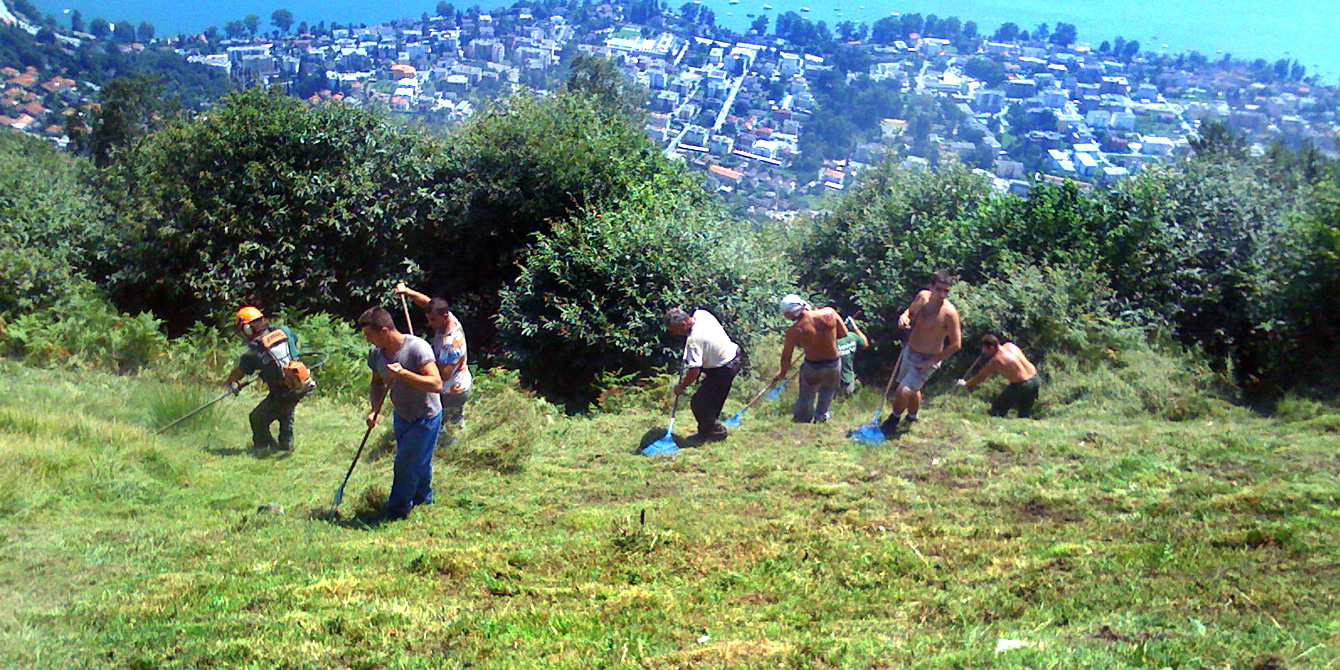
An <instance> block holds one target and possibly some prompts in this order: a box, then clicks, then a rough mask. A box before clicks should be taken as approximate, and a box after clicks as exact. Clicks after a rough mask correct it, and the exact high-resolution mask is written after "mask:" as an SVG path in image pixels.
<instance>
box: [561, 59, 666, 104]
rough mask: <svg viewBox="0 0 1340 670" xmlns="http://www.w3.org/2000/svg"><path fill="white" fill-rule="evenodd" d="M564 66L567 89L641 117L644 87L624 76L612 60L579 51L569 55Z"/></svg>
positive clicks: (644, 102)
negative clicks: (567, 69) (571, 57)
mask: <svg viewBox="0 0 1340 670" xmlns="http://www.w3.org/2000/svg"><path fill="white" fill-rule="evenodd" d="M568 68H569V74H568V83H567V88H568V90H569V91H572V92H574V93H577V94H579V95H583V96H586V97H588V98H590V99H591V100H593V101H595V102H596V104H598V105H599V106H601V107H604V108H606V109H609V110H611V111H615V112H617V113H620V114H624V115H627V116H629V117H635V118H638V119H641V117H642V114H643V113H644V107H645V105H646V101H647V90H646V88H644V87H642V86H640V85H638V84H636V83H635V82H632V81H630V80H629V79H627V78H626V77H624V75H623V72H621V71H620V70H619V66H618V65H616V64H615V63H614V61H612V60H610V59H608V58H605V57H603V56H600V55H597V54H586V53H580V54H577V55H576V56H574V57H573V59H572V62H571V63H570V64H569V66H568Z"/></svg>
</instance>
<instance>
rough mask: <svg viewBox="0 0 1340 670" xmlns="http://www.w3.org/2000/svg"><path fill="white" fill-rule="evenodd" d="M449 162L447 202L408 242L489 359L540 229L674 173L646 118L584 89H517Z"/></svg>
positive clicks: (454, 145)
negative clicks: (505, 301)
mask: <svg viewBox="0 0 1340 670" xmlns="http://www.w3.org/2000/svg"><path fill="white" fill-rule="evenodd" d="M444 161H445V162H444V165H443V167H442V169H441V170H440V171H439V173H438V175H437V177H436V179H437V183H440V184H441V185H442V186H441V189H442V192H443V193H445V194H449V197H448V198H447V200H446V201H445V202H444V203H443V205H444V207H446V210H445V211H444V212H442V213H441V214H440V215H435V216H436V217H437V218H433V219H426V220H424V221H423V225H422V226H421V227H419V228H416V235H415V237H414V238H413V241H412V244H411V247H412V248H414V249H420V250H423V258H421V259H420V260H419V261H418V262H417V264H418V267H419V276H421V277H422V280H421V282H420V283H422V284H424V285H426V286H429V287H433V288H434V289H435V290H436V291H438V292H440V293H441V294H442V295H444V296H446V297H447V298H448V299H450V300H451V301H452V302H453V304H456V305H458V306H459V307H460V309H459V310H458V311H457V314H458V315H459V316H460V317H461V318H462V320H463V321H464V322H465V325H466V328H467V330H468V331H469V332H470V334H471V335H470V337H471V346H472V348H477V349H478V351H479V353H480V354H481V355H482V356H484V357H485V358H487V356H488V355H489V354H490V353H495V352H496V344H495V341H494V335H495V332H496V330H495V329H496V324H495V322H494V321H493V318H494V316H495V315H496V314H497V313H498V309H499V297H498V296H499V294H500V293H501V292H502V290H503V289H504V288H505V287H507V286H509V285H511V282H513V281H514V280H515V279H516V277H517V272H518V271H517V267H516V263H517V259H518V257H519V255H520V254H521V253H522V252H523V250H524V249H525V247H526V246H527V245H528V244H530V242H531V241H532V240H533V239H534V236H535V235H537V234H544V233H546V232H547V231H549V230H550V229H551V228H553V227H554V226H556V225H562V224H563V223H564V222H566V221H569V220H570V219H572V218H573V217H576V216H580V215H582V214H584V213H587V212H598V211H603V210H604V209H605V208H607V207H609V206H611V205H612V204H613V203H617V202H619V201H621V200H623V199H625V198H627V197H628V194H629V193H630V192H631V191H632V189H634V188H635V187H636V186H637V185H638V184H641V183H643V182H647V181H650V180H655V179H658V178H659V175H662V174H664V173H666V172H669V171H672V166H671V165H670V163H669V162H668V161H667V160H666V159H665V157H664V156H663V155H662V154H661V152H660V151H659V150H658V149H657V148H656V147H654V146H652V145H651V144H650V142H649V141H648V140H647V139H646V135H645V133H644V132H643V129H642V126H641V124H640V123H636V122H634V121H633V120H632V119H630V118H629V117H627V116H626V115H623V114H618V113H611V110H610V108H608V107H606V106H603V105H602V104H600V103H599V102H597V101H596V100H593V99H592V98H590V97H588V96H586V95H583V94H582V93H580V92H578V91H570V92H564V93H560V94H557V95H551V96H548V97H545V98H538V97H533V96H525V95H523V96H516V97H513V98H511V99H510V100H508V101H507V102H506V104H504V105H500V106H499V107H497V108H495V109H493V110H491V111H489V112H487V113H483V114H478V115H476V116H475V117H474V118H472V119H471V121H470V122H469V123H467V124H465V125H464V126H463V127H461V128H460V130H459V131H458V132H457V133H456V134H454V135H452V136H451V137H450V138H449V140H448V149H447V153H446V155H445V156H444ZM690 190H691V191H697V192H699V193H701V187H700V186H698V187H695V188H694V189H690ZM440 250H448V251H446V252H445V253H444V252H443V251H440ZM450 250H468V251H460V252H452V251H450ZM476 343H477V344H476Z"/></svg>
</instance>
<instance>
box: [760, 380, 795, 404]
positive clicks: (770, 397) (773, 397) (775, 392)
mask: <svg viewBox="0 0 1340 670" xmlns="http://www.w3.org/2000/svg"><path fill="white" fill-rule="evenodd" d="M787 381H790V380H783V381H782V383H780V384H778V385H776V386H774V387H772V388H771V389H768V392H767V393H766V394H764V396H763V398H764V399H765V400H767V401H768V402H774V401H777V400H780V399H781V398H782V389H785V388H786V382H787Z"/></svg>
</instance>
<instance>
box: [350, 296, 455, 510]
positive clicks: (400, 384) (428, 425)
mask: <svg viewBox="0 0 1340 670" xmlns="http://www.w3.org/2000/svg"><path fill="white" fill-rule="evenodd" d="M358 326H359V328H361V329H362V331H363V338H364V339H366V340H367V341H368V343H369V344H371V345H372V349H371V350H369V351H368V358H367V361H368V367H369V368H371V369H372V382H371V384H370V385H369V389H368V399H369V401H370V402H371V403H372V411H371V412H369V413H368V416H367V424H368V427H369V428H370V427H372V426H375V425H377V419H378V416H379V414H380V411H381V408H382V403H383V402H384V401H385V400H386V396H387V395H388V391H389V395H390V397H391V404H392V405H393V406H394V408H395V409H394V414H395V417H394V419H395V422H394V424H393V425H394V430H395V466H394V474H393V475H392V479H391V493H390V495H389V496H387V498H386V508H385V510H384V517H385V518H386V519H388V520H394V519H403V518H405V517H406V516H407V515H409V511H410V510H411V509H413V508H414V507H415V506H416V505H426V504H428V503H431V502H433V446H434V445H435V444H436V443H437V433H438V431H439V430H440V429H441V428H442V401H441V400H440V399H439V398H438V393H440V392H441V391H442V376H441V373H439V372H438V369H437V361H436V360H435V359H434V357H433V348H432V347H431V346H429V344H428V343H427V342H425V341H423V340H421V339H419V338H417V337H415V336H413V335H406V334H405V333H402V332H400V331H399V330H397V329H396V327H395V322H394V321H393V320H392V319H391V314H390V313H389V312H387V311H386V310H385V309H382V308H381V307H373V308H371V309H368V310H367V311H365V312H363V314H362V316H359V317H358Z"/></svg>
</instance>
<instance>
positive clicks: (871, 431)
mask: <svg viewBox="0 0 1340 670" xmlns="http://www.w3.org/2000/svg"><path fill="white" fill-rule="evenodd" d="M847 437H848V438H850V439H851V441H852V442H855V443H857V444H882V443H883V442H884V440H885V437H884V431H882V430H880V428H879V424H878V423H875V422H874V421H871V422H870V423H867V424H865V425H864V426H859V427H857V428H853V429H851V430H849V431H847Z"/></svg>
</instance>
